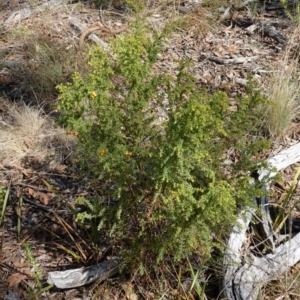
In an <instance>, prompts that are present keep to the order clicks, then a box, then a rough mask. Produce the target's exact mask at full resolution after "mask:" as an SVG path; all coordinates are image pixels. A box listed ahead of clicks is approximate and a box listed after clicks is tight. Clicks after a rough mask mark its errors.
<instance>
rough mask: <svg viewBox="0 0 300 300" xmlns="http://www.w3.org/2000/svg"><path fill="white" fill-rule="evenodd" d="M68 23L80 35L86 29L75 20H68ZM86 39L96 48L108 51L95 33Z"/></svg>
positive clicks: (106, 45)
mask: <svg viewBox="0 0 300 300" xmlns="http://www.w3.org/2000/svg"><path fill="white" fill-rule="evenodd" d="M69 23H70V24H71V26H73V27H75V28H76V29H77V30H79V31H80V32H81V33H82V32H84V31H85V30H86V29H87V27H86V26H85V25H83V24H81V23H80V22H79V21H78V20H77V19H75V18H69ZM87 38H88V39H90V40H91V41H93V42H94V43H96V44H97V45H98V46H100V47H102V48H103V49H104V50H109V46H108V44H107V43H105V42H104V41H102V40H101V39H100V38H99V37H98V36H97V35H96V34H95V33H91V34H90V35H88V37H87Z"/></svg>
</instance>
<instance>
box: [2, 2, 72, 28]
mask: <svg viewBox="0 0 300 300" xmlns="http://www.w3.org/2000/svg"><path fill="white" fill-rule="evenodd" d="M68 2H69V0H50V1H49V2H47V3H44V4H42V5H39V6H37V7H36V8H33V9H30V8H24V9H20V10H18V11H15V12H13V13H12V14H11V15H10V16H9V17H8V18H7V19H6V20H5V22H4V23H3V24H4V25H9V24H15V23H18V22H21V21H22V20H24V19H27V18H29V17H30V16H31V15H33V14H35V13H38V12H41V11H44V10H46V9H47V8H52V7H53V6H56V5H62V4H67V3H68Z"/></svg>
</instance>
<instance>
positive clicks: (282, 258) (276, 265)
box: [221, 143, 300, 300]
mask: <svg viewBox="0 0 300 300" xmlns="http://www.w3.org/2000/svg"><path fill="white" fill-rule="evenodd" d="M298 161H300V143H298V144H296V145H294V146H292V147H290V148H289V149H286V150H284V151H281V152H280V153H278V154H277V155H275V156H274V157H272V158H270V159H268V160H267V163H268V164H269V165H270V166H271V167H272V168H274V169H275V170H276V171H279V170H282V169H284V168H286V167H288V166H289V165H291V164H293V163H296V162H298ZM276 173H277V172H275V171H274V170H270V169H261V170H259V177H258V180H260V181H263V182H265V188H266V189H269V188H270V184H271V179H272V178H273V177H274V176H275V175H276ZM265 203H266V205H268V203H267V199H265ZM256 211H257V209H256V208H253V207H245V208H243V209H242V210H241V212H240V213H239V215H238V219H237V222H236V225H235V226H234V227H233V229H232V231H231V234H230V236H229V239H228V242H227V246H228V247H227V250H226V251H225V256H224V262H223V266H224V271H225V275H224V279H223V283H222V291H221V292H222V293H223V294H224V296H225V297H226V299H228V300H246V299H247V300H256V299H257V298H258V296H259V292H260V289H261V288H262V286H263V285H265V284H266V283H268V282H270V281H271V280H274V279H276V278H278V277H279V276H281V275H282V274H283V273H284V272H286V271H287V270H288V268H289V267H291V266H293V265H295V264H296V263H297V262H298V261H300V233H298V234H297V235H295V236H294V237H293V238H290V239H288V241H286V242H285V243H283V244H281V245H279V246H278V247H277V248H276V247H275V248H274V247H273V249H271V253H268V254H266V255H264V256H259V257H258V256H256V255H255V254H253V253H251V250H250V249H247V247H245V246H246V240H247V234H246V231H247V229H248V228H249V224H250V222H251V220H252V218H253V217H255V215H256ZM260 219H262V220H261V222H263V223H264V227H265V228H266V227H267V228H266V232H269V234H268V236H266V237H265V238H266V239H267V241H268V243H269V242H270V241H271V243H273V244H272V246H274V237H276V234H275V233H274V231H273V228H272V221H271V218H270V216H269V213H268V210H266V213H264V214H262V216H260ZM266 234H267V233H266ZM244 248H245V249H244ZM246 253H247V254H246ZM248 253H250V254H248Z"/></svg>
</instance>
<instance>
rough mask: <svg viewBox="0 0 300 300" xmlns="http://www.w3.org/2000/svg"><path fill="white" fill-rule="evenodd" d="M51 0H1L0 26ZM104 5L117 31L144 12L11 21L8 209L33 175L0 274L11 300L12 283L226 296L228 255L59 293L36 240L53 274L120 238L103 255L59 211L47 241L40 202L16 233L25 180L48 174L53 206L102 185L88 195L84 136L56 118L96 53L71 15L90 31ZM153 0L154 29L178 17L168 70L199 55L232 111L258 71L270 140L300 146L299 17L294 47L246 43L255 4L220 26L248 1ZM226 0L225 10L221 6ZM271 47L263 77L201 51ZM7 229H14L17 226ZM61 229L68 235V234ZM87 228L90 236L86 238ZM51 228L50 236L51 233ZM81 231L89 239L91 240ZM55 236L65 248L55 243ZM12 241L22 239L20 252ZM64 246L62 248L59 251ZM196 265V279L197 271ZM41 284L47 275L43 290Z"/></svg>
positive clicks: (0, 258) (293, 278)
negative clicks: (81, 151)
mask: <svg viewBox="0 0 300 300" xmlns="http://www.w3.org/2000/svg"><path fill="white" fill-rule="evenodd" d="M43 2H44V1H38V0H33V1H28V3H29V4H28V3H26V1H25V2H24V1H23V2H22V1H17V0H15V1H11V2H10V4H3V3H2V4H0V11H1V9H2V12H0V22H2V23H3V22H4V21H5V20H6V19H7V17H8V16H9V15H10V13H11V12H12V11H13V10H18V9H23V8H28V7H30V8H31V9H34V8H35V7H38V6H39V5H40V4H41V3H43ZM102 2H103V7H102V8H103V10H102V13H101V14H102V18H104V19H105V21H106V25H107V26H108V27H113V26H118V25H120V24H123V23H127V22H130V20H131V19H132V18H133V17H134V14H133V11H132V10H131V9H130V8H128V6H127V5H126V4H125V1H97V0H95V1H83V2H79V3H72V4H61V5H58V6H53V7H49V8H48V9H46V10H45V11H43V12H38V13H36V14H34V15H32V16H30V17H29V18H26V19H24V20H22V21H20V22H16V23H15V24H13V25H6V26H3V27H0V92H1V95H0V97H1V98H0V169H1V174H0V210H1V208H2V206H3V201H2V198H3V199H4V193H3V191H6V189H7V188H8V187H9V186H10V187H11V189H10V191H12V190H13V186H14V182H20V178H21V179H22V180H24V184H23V186H22V185H16V187H15V190H14V191H13V192H11V196H10V201H9V203H8V205H7V207H6V212H5V213H6V215H5V218H6V219H7V220H6V221H5V224H6V225H5V226H3V225H2V227H0V233H2V235H1V236H2V238H1V241H0V274H2V273H1V272H3V274H4V279H1V278H0V298H2V297H4V295H5V293H6V291H7V290H8V289H9V288H10V289H11V291H12V292H13V293H15V295H17V294H18V295H19V296H20V297H24V299H25V298H26V297H27V298H26V299H76V297H80V299H130V300H137V299H149V300H151V299H199V298H201V299H221V298H220V297H219V298H217V297H218V293H215V292H214V289H216V288H217V284H216V280H215V276H219V274H220V272H221V271H220V269H221V267H220V266H219V265H218V264H219V263H218V262H216V261H217V258H216V261H215V263H214V264H212V263H211V262H210V263H209V264H207V265H201V264H200V262H199V258H198V257H194V258H192V259H191V262H189V261H188V260H187V261H186V262H185V265H183V266H174V269H172V270H169V269H168V270H164V274H163V275H164V276H165V278H164V279H162V278H160V277H159V275H161V274H158V273H157V274H145V275H144V276H140V275H139V274H138V273H135V274H127V273H126V272H124V274H125V275H123V277H117V278H114V279H112V280H111V281H106V282H105V283H101V284H100V283H98V282H96V283H94V284H92V285H91V286H89V287H87V288H81V289H77V290H76V291H58V290H55V289H54V290H52V291H51V292H50V293H49V292H46V291H44V290H43V289H42V287H44V286H47V285H46V284H45V283H44V282H45V280H44V279H45V274H43V275H41V278H39V279H38V280H33V279H32V278H34V275H35V274H36V273H35V272H34V271H32V265H30V263H29V259H28V256H27V257H26V255H25V254H24V251H23V250H22V248H21V244H22V243H23V242H24V241H26V240H28V241H29V242H30V243H31V247H32V253H33V256H35V257H37V258H38V259H39V258H40V256H41V254H40V252H43V253H45V252H47V251H49V252H51V255H48V257H51V259H52V260H56V261H59V260H60V259H61V260H62V261H63V263H61V262H59V263H57V264H56V263H53V262H52V263H51V262H49V261H46V262H43V261H39V264H40V265H42V266H43V267H42V269H43V270H44V272H45V273H46V271H49V270H55V269H56V268H58V267H60V268H64V267H66V266H67V267H68V264H69V265H76V266H81V263H82V262H84V263H86V264H89V263H91V262H93V263H94V262H95V261H99V260H101V259H102V258H103V257H104V256H105V255H107V254H108V255H113V254H114V253H111V250H110V249H109V243H108V241H105V243H104V244H105V247H104V246H103V249H101V251H100V250H99V252H101V253H100V254H99V252H98V250H97V251H95V249H94V248H93V247H94V246H95V248H97V247H96V246H97V245H92V246H90V245H87V244H89V241H88V239H89V237H88V236H87V235H86V234H85V231H84V229H82V227H80V226H79V225H75V224H74V220H73V219H72V217H70V215H67V216H66V217H65V219H66V223H64V217H61V216H60V217H57V218H56V217H55V216H54V217H53V216H49V215H47V218H49V219H51V218H52V219H53V220H54V221H53V222H52V219H51V223H52V225H49V226H51V228H50V229H49V230H53V231H52V234H51V238H49V240H47V242H45V241H44V240H43V239H41V238H39V235H40V234H41V233H40V232H39V234H37V235H33V234H32V233H30V228H33V227H35V226H37V225H36V223H33V221H32V218H33V217H29V215H30V214H29V212H30V210H32V208H29V202H27V203H26V204H25V203H24V208H23V210H24V215H23V220H26V222H27V223H28V224H29V225H28V224H26V225H24V230H23V234H22V236H21V237H20V238H19V239H18V243H17V237H16V236H14V235H13V234H12V233H11V232H15V231H16V224H15V223H16V221H14V217H16V214H15V213H14V210H15V207H16V205H17V204H18V203H19V202H18V200H16V199H21V198H20V197H21V196H20V195H21V194H22V193H20V189H21V188H23V187H24V186H27V185H28V186H29V187H30V188H32V189H37V190H39V188H40V189H41V190H43V189H44V190H45V189H46V186H45V185H44V184H43V183H42V179H46V181H51V180H52V181H51V184H50V186H51V187H53V189H52V190H51V191H49V195H48V192H45V194H46V195H48V196H47V197H49V199H51V201H52V200H53V203H54V204H50V206H51V205H53V207H55V209H56V207H58V208H61V206H62V204H61V203H60V204H58V203H57V201H54V200H55V199H56V198H60V197H62V198H63V199H64V201H65V202H68V201H71V199H72V196H73V195H71V194H72V192H74V191H75V192H74V193H75V194H74V197H73V198H75V197H79V196H81V195H86V194H91V193H92V191H93V188H94V186H96V183H94V182H90V183H89V185H88V188H87V191H83V190H82V189H83V187H82V185H80V184H81V183H80V180H81V179H80V176H79V175H80V174H78V170H77V168H75V167H74V166H73V165H72V163H74V164H75V163H76V162H74V161H73V160H72V153H73V150H74V147H75V146H76V133H74V132H69V134H68V133H67V132H66V130H65V129H63V128H60V127H59V126H58V125H57V124H56V123H55V120H56V117H57V115H56V112H55V104H56V103H57V90H56V86H57V85H58V84H62V83H66V82H68V81H69V80H70V77H71V74H72V73H73V72H74V71H78V72H80V73H81V74H85V73H87V72H88V70H89V66H88V65H87V60H88V53H89V50H90V48H91V43H90V42H89V41H87V42H86V44H85V47H84V49H83V51H79V49H78V41H79V35H80V33H79V31H77V30H76V29H74V28H72V27H71V26H70V23H69V21H68V18H70V17H72V18H77V19H79V20H80V21H81V22H82V23H83V24H85V25H87V26H88V27H90V26H91V25H93V24H95V23H96V22H98V21H99V9H98V8H99V7H100V4H101V3H102ZM144 2H145V5H146V8H145V10H144V15H145V17H146V20H147V22H148V23H149V26H151V27H152V28H155V29H158V28H162V27H163V25H164V24H165V23H166V22H167V21H172V28H173V33H172V34H171V35H170V37H169V38H168V40H167V41H166V45H165V52H164V53H162V54H161V55H160V59H161V60H160V62H159V63H158V65H157V71H160V72H165V73H167V74H170V73H171V74H172V72H173V71H174V63H173V61H174V60H178V59H186V58H187V59H190V60H192V61H194V62H195V66H194V67H193V69H191V71H192V72H194V73H195V74H196V77H197V78H198V79H199V88H203V87H207V88H208V89H209V91H214V90H218V89H222V90H224V91H226V92H227V93H228V94H229V96H230V97H231V100H232V103H231V104H232V109H234V107H235V105H236V102H235V97H236V96H237V95H238V94H239V93H241V94H244V93H245V85H243V84H238V83H237V79H243V80H248V75H247V74H249V73H251V72H252V73H251V75H252V77H253V78H254V79H256V80H258V82H259V86H260V87H261V88H262V89H263V90H264V91H265V93H266V95H267V97H268V99H269V101H270V103H271V105H270V106H268V107H267V109H265V108H264V114H263V117H264V118H265V123H266V125H267V129H268V131H269V135H270V136H271V137H272V139H273V140H274V145H273V149H272V150H271V151H276V149H277V148H278V147H281V148H282V147H288V146H289V144H291V143H294V142H295V141H297V140H298V139H299V133H300V129H299V123H298V122H299V120H300V102H299V53H298V52H299V48H298V44H299V39H298V38H299V27H297V26H296V25H295V24H291V25H290V27H289V28H288V29H287V30H286V32H285V33H286V34H288V36H289V42H288V44H287V45H286V47H282V46H281V45H280V46H274V45H273V44H272V41H269V40H268V41H267V42H266V41H265V40H264V39H263V38H258V39H256V40H255V39H252V37H246V38H245V37H244V36H243V35H244V34H245V33H244V32H242V29H240V28H239V27H235V26H236V25H235V26H234V25H233V23H234V22H235V20H236V19H238V18H240V19H243V18H245V19H251V18H252V16H253V15H255V16H256V17H257V18H262V17H261V16H260V15H259V11H255V7H254V6H253V5H252V4H249V5H248V6H247V7H246V8H245V9H244V10H243V11H242V12H241V11H238V10H236V11H234V10H233V12H231V14H233V15H234V16H233V15H231V17H232V18H231V17H230V18H229V21H228V20H227V21H226V20H224V22H225V23H224V22H223V23H221V22H219V20H220V15H222V14H223V13H224V9H226V7H227V6H228V4H229V2H230V3H231V4H232V7H236V6H237V5H238V4H239V3H240V2H241V1H238V0H235V1H203V4H201V3H200V4H199V3H198V4H192V3H193V1H176V0H171V1H170V0H164V1H144ZM194 2H197V1H194ZM232 2H234V3H232ZM221 4H222V5H221ZM220 6H222V7H223V10H220V11H219V10H218V9H219V8H220ZM278 18H283V19H285V17H283V16H278ZM230 26H231V27H230ZM96 33H97V34H98V35H99V36H100V37H101V39H103V40H105V41H106V42H108V43H109V41H110V39H111V38H113V37H112V36H110V35H108V34H103V33H101V32H96ZM241 36H242V37H241ZM245 40H247V41H249V40H251V41H250V42H249V43H250V44H251V45H252V46H253V47H252V48H251V49H246V46H245V48H243V43H244V44H245V43H246V42H245ZM224 41H225V42H224ZM271 44H272V45H271ZM224 45H225V46H224ZM247 45H248V44H247ZM276 47H277V48H276ZM262 48H264V50H263V51H261V53H269V52H271V50H272V51H273V50H274V49H275V50H274V51H275V52H276V51H277V52H276V54H275V56H274V57H275V58H274V57H273V56H272V55H273V54H272V55H270V56H271V57H272V58H271V59H270V60H267V59H269V56H268V55H265V56H264V54H262V55H261V56H260V57H259V59H258V60H259V66H260V67H261V68H262V69H263V71H265V72H261V73H259V72H256V71H253V70H254V69H255V68H251V67H250V65H251V62H250V63H245V64H244V66H245V67H243V66H242V67H235V66H234V67H232V68H231V66H224V65H220V64H215V63H214V62H212V61H210V60H209V59H203V58H202V57H201V56H200V55H199V53H200V52H207V51H209V50H211V53H212V54H214V55H216V56H219V57H221V56H222V57H223V55H225V57H226V58H234V57H236V56H239V55H241V54H242V55H245V56H247V55H248V56H250V54H251V55H252V54H253V53H256V54H260V49H262ZM224 49H226V51H225V50H224ZM265 49H267V50H265ZM278 49H279V50H278ZM265 59H266V60H265ZM268 74H271V75H268ZM229 75H230V76H231V77H230V76H229ZM232 76H233V77H232ZM36 162H37V163H38V165H39V170H41V166H42V171H41V172H42V173H43V176H42V175H38V174H37V170H36V169H35V166H34V163H36ZM12 169H15V170H17V175H15V174H16V173H15V172H11V170H12ZM58 170H60V171H59V172H61V173H60V174H56V175H55V176H56V177H53V176H54V175H53V172H58ZM74 170H75V171H74ZM76 172H77V174H76ZM14 176H15V177H14ZM57 178H59V179H57ZM66 178H67V179H66ZM70 178H71V179H72V180H74V182H75V183H74V184H77V188H76V189H75V188H73V187H71V185H72V184H73V182H71V181H70V182H69V181H68V182H67V180H69V179H70ZM71 179H70V180H71ZM59 180H61V181H62V182H63V184H62V186H63V185H64V186H63V187H62V186H59V185H56V184H55V183H54V184H53V182H58V181H59ZM66 182H67V183H66ZM48 190H49V186H48ZM39 192H40V191H39ZM23 193H24V197H25V194H26V197H27V196H28V194H30V195H31V197H33V198H34V199H33V200H35V201H38V200H40V199H41V198H40V197H39V196H37V197H36V198H35V196H34V195H35V194H33V192H32V191H31V192H30V193H29V192H28V190H27V192H26V191H23ZM50 194H51V195H50ZM1 197H2V198H1ZM49 199H48V200H49ZM51 201H50V203H52V202H51ZM17 202H18V203H17ZM40 202H41V203H42V205H44V206H45V207H46V206H47V207H49V204H48V203H49V201H46V202H43V201H40ZM45 207H44V208H45ZM34 209H35V210H36V211H38V212H37V215H38V217H37V218H38V220H39V222H41V224H42V227H43V226H44V227H45V226H46V225H45V224H46V223H43V222H44V221H45V220H44V219H45V218H44V214H46V213H45V211H47V208H45V211H43V212H42V213H41V211H40V207H39V206H37V207H34ZM64 209H65V208H64ZM48 213H49V211H48V212H47V214H48ZM30 216H31V215H30ZM30 218H31V219H30ZM29 219H30V220H29ZM30 222H32V223H30ZM68 222H69V225H68V224H67V223H68ZM54 223H55V224H54ZM47 224H48V223H47ZM0 225H1V224H0ZM28 226H29V227H28ZM30 226H31V227H30ZM47 226H48V225H47ZM72 226H74V227H73V228H72ZM7 229H9V231H10V233H6V230H7ZM33 231H34V230H33ZM59 231H61V232H62V233H63V235H62V236H60V232H59ZM78 232H81V233H82V232H83V233H82V234H78ZM6 234H7V236H6ZM42 234H46V233H45V232H44V231H43V232H42ZM81 235H82V236H84V238H85V239H86V241H88V242H86V241H83V240H81V238H80V236H81ZM47 238H48V236H47ZM63 239H65V240H64V242H65V244H64V242H62V240H63ZM47 243H49V244H51V243H53V244H52V246H49V245H48V244H47ZM45 244H47V245H46V246H45ZM10 245H13V246H11V247H10ZM37 245H38V246H37ZM53 245H54V246H55V247H54V246H53ZM82 245H83V246H82ZM13 247H14V248H13ZM12 249H13V250H12ZM55 249H58V250H57V254H56V253H55V251H56V250H55ZM85 251H86V252H85ZM54 253H55V254H54ZM217 254H218V251H217V250H216V254H215V255H216V257H218V256H217ZM76 255H77V256H78V257H76ZM45 256H47V255H46V254H45ZM96 256H98V257H96ZM31 264H32V262H31ZM199 265H200V267H199ZM2 267H3V268H2ZM211 269H213V270H212V271H211ZM187 270H189V271H187ZM193 271H194V274H192V275H191V273H193ZM15 274H21V275H22V276H23V277H22V276H21V275H20V276H21V277H19V278H15V277H12V275H15ZM299 276H300V271H299V266H295V267H294V268H293V269H292V270H291V272H289V273H288V274H286V275H285V276H284V278H280V279H279V280H277V281H274V282H272V283H271V284H269V285H268V286H267V287H265V289H264V290H263V291H262V296H261V297H262V299H274V300H275V299H300V293H299V286H300V280H299ZM0 277H1V276H0ZM194 279H195V280H194ZM1 280H2V281H1ZM14 280H15V281H14ZM193 280H194V281H193ZM39 282H42V284H41V285H40V286H39V284H40V283H39ZM1 285H3V286H2V287H1ZM85 296H86V298H84V297H85ZM30 297H31V298H30ZM288 297H289V298H288ZM6 299H8V298H6ZM16 299H17V298H16Z"/></svg>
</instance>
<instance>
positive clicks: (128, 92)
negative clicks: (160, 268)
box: [58, 24, 266, 263]
mask: <svg viewBox="0 0 300 300" xmlns="http://www.w3.org/2000/svg"><path fill="white" fill-rule="evenodd" d="M147 34H148V35H149V36H147ZM162 40H163V35H158V34H155V33H154V34H153V36H152V37H151V36H150V34H149V31H147V30H146V28H145V27H143V26H142V25H141V24H139V25H138V26H137V27H136V28H133V29H132V31H131V32H129V33H128V34H126V35H124V36H119V37H118V38H117V39H116V40H115V41H114V42H113V43H112V47H111V48H112V49H111V50H110V53H106V52H104V51H103V50H102V49H101V48H95V49H94V50H93V51H92V53H91V56H90V67H91V72H90V74H89V75H88V76H86V77H82V76H80V74H78V73H76V74H74V76H73V82H72V83H69V84H67V85H61V86H59V87H58V89H59V91H60V96H59V99H60V105H59V109H60V111H61V112H62V113H63V116H62V122H63V124H65V125H66V127H68V129H69V130H73V131H75V132H77V133H78V158H79V161H80V163H81V166H82V170H83V171H84V170H85V171H86V172H87V173H88V174H89V175H90V176H91V175H92V176H93V177H94V178H97V179H98V181H99V185H101V192H99V193H101V195H100V196H101V197H100V200H99V201H102V202H101V208H100V209H99V207H97V209H93V205H94V204H93V203H94V202H90V205H87V209H88V212H85V213H81V214H78V215H77V219H78V220H80V221H84V220H85V219H91V218H94V219H95V218H99V219H100V223H99V225H98V229H99V230H101V229H105V230H104V231H103V232H106V233H107V234H108V235H110V236H111V237H114V241H115V242H116V243H118V245H121V246H122V249H123V252H122V254H123V256H124V257H126V258H128V259H132V260H133V261H135V262H142V263H145V260H146V259H147V258H151V257H152V258H153V257H155V259H156V262H157V263H158V262H160V261H161V260H162V259H163V258H164V257H165V255H166V254H168V256H171V257H172V258H174V259H175V260H177V261H179V260H181V259H182V258H183V257H185V256H186V255H187V254H190V253H192V252H193V251H195V250H197V251H199V252H200V253H201V254H203V255H205V254H206V255H209V253H210V251H211V247H212V246H213V245H214V244H213V242H212V238H211V236H212V235H211V233H212V232H214V233H215V235H217V236H218V237H223V236H224V235H225V234H226V232H227V230H228V226H229V225H230V224H232V221H234V219H235V212H236V208H237V204H243V203H245V202H246V201H248V200H249V199H251V197H252V195H253V188H252V187H249V184H248V183H249V178H248V177H247V176H246V175H245V171H247V170H249V169H252V168H254V165H255V163H254V162H253V160H254V158H255V155H256V154H257V153H258V152H259V151H261V150H262V149H263V147H265V146H266V141H265V140H264V139H262V138H259V137H258V136H257V137H256V138H252V137H254V136H255V135H257V133H258V130H259V128H260V124H259V115H258V111H259V110H258V109H257V107H258V106H259V105H260V104H261V103H262V102H264V99H263V98H262V97H261V96H260V94H259V93H258V92H256V91H255V89H250V90H249V95H248V96H247V97H245V98H241V99H240V105H239V108H238V110H237V111H236V112H233V111H231V110H229V109H228V108H229V99H228V97H227V96H226V94H225V93H223V92H217V93H215V94H213V95H209V94H208V93H207V92H206V91H203V90H199V89H198V88H197V84H196V80H195V78H194V77H193V76H192V75H191V74H190V73H189V72H188V67H189V66H188V64H187V63H183V62H177V64H178V69H177V72H176V74H173V76H168V75H167V74H161V73H159V72H155V70H157V68H154V63H155V61H156V59H157V54H158V51H160V49H161V42H162ZM158 111H160V112H161V111H162V112H163V117H161V116H159V113H158ZM159 117H160V118H159ZM77 133H76V134H77ZM229 148H232V151H233V152H234V156H235V159H237V160H238V161H237V162H234V163H233V164H232V165H226V164H225V163H224V160H225V157H226V155H225V153H226V150H228V149H229ZM85 174H86V173H85ZM94 201H95V200H94ZM83 202H84V201H83ZM91 205H92V206H91ZM148 262H149V263H153V260H151V259H149V261H148Z"/></svg>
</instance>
